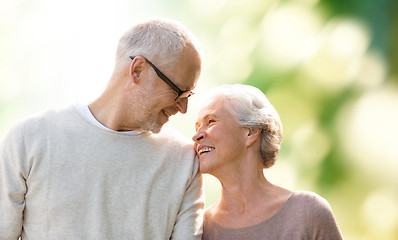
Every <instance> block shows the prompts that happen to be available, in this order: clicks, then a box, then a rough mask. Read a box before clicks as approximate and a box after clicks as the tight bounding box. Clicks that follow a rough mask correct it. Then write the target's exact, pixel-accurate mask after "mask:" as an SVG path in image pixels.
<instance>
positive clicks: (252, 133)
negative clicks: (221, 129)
mask: <svg viewBox="0 0 398 240" xmlns="http://www.w3.org/2000/svg"><path fill="white" fill-rule="evenodd" d="M261 131H262V129H261V128H259V127H251V128H248V133H247V138H246V146H248V147H249V146H251V145H252V144H253V143H255V142H256V141H257V139H260V135H261Z"/></svg>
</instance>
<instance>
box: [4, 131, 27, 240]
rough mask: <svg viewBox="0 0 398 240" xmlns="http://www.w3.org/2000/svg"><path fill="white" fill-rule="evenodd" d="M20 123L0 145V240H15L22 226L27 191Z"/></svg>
mask: <svg viewBox="0 0 398 240" xmlns="http://www.w3.org/2000/svg"><path fill="white" fill-rule="evenodd" d="M25 162H26V161H25V147H24V137H23V131H22V124H19V125H17V126H15V127H14V128H13V129H11V131H10V132H9V133H8V135H7V136H6V137H5V138H4V139H3V141H2V142H1V144H0V213H1V214H0V239H1V240H8V239H10V240H11V239H13V240H14V239H18V238H19V237H20V235H21V231H22V224H23V210H24V208H25V193H26V191H27V187H26V178H27V167H26V166H25V165H26V164H25Z"/></svg>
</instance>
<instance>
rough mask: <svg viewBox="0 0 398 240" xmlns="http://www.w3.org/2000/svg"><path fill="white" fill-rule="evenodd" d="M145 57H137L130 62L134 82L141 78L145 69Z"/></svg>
mask: <svg viewBox="0 0 398 240" xmlns="http://www.w3.org/2000/svg"><path fill="white" fill-rule="evenodd" d="M144 63H145V59H144V58H143V57H141V56H137V57H135V58H134V59H133V60H132V62H131V64H130V76H131V80H132V81H133V82H134V83H138V82H139V80H140V76H141V72H142V71H143V69H144Z"/></svg>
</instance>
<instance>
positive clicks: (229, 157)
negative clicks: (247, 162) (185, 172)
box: [192, 97, 248, 174]
mask: <svg viewBox="0 0 398 240" xmlns="http://www.w3.org/2000/svg"><path fill="white" fill-rule="evenodd" d="M226 104H228V102H227V101H225V100H222V99H221V97H218V98H216V99H213V100H211V101H210V102H206V103H205V105H202V106H200V107H201V111H199V114H198V119H197V122H196V124H195V129H196V134H195V135H194V136H193V137H192V139H193V140H194V141H195V144H194V147H195V151H196V153H197V154H198V156H199V161H200V171H201V172H202V173H210V174H214V173H217V172H220V171H221V172H222V171H224V170H228V169H230V168H231V167H234V165H235V164H239V162H240V161H239V159H241V158H242V157H243V156H244V155H245V149H246V147H245V139H246V138H245V136H247V134H248V129H247V128H244V127H241V126H239V125H238V123H237V122H236V120H235V118H234V116H233V115H232V114H231V112H230V111H229V110H228V109H227V108H226Z"/></svg>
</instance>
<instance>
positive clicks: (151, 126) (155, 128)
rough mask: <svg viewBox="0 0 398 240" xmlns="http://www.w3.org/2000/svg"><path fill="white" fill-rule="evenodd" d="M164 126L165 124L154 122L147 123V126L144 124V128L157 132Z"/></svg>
mask: <svg viewBox="0 0 398 240" xmlns="http://www.w3.org/2000/svg"><path fill="white" fill-rule="evenodd" d="M162 127H163V124H160V123H152V124H147V125H146V126H144V127H143V130H144V131H147V132H152V133H155V134H157V133H159V132H160V130H162Z"/></svg>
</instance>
